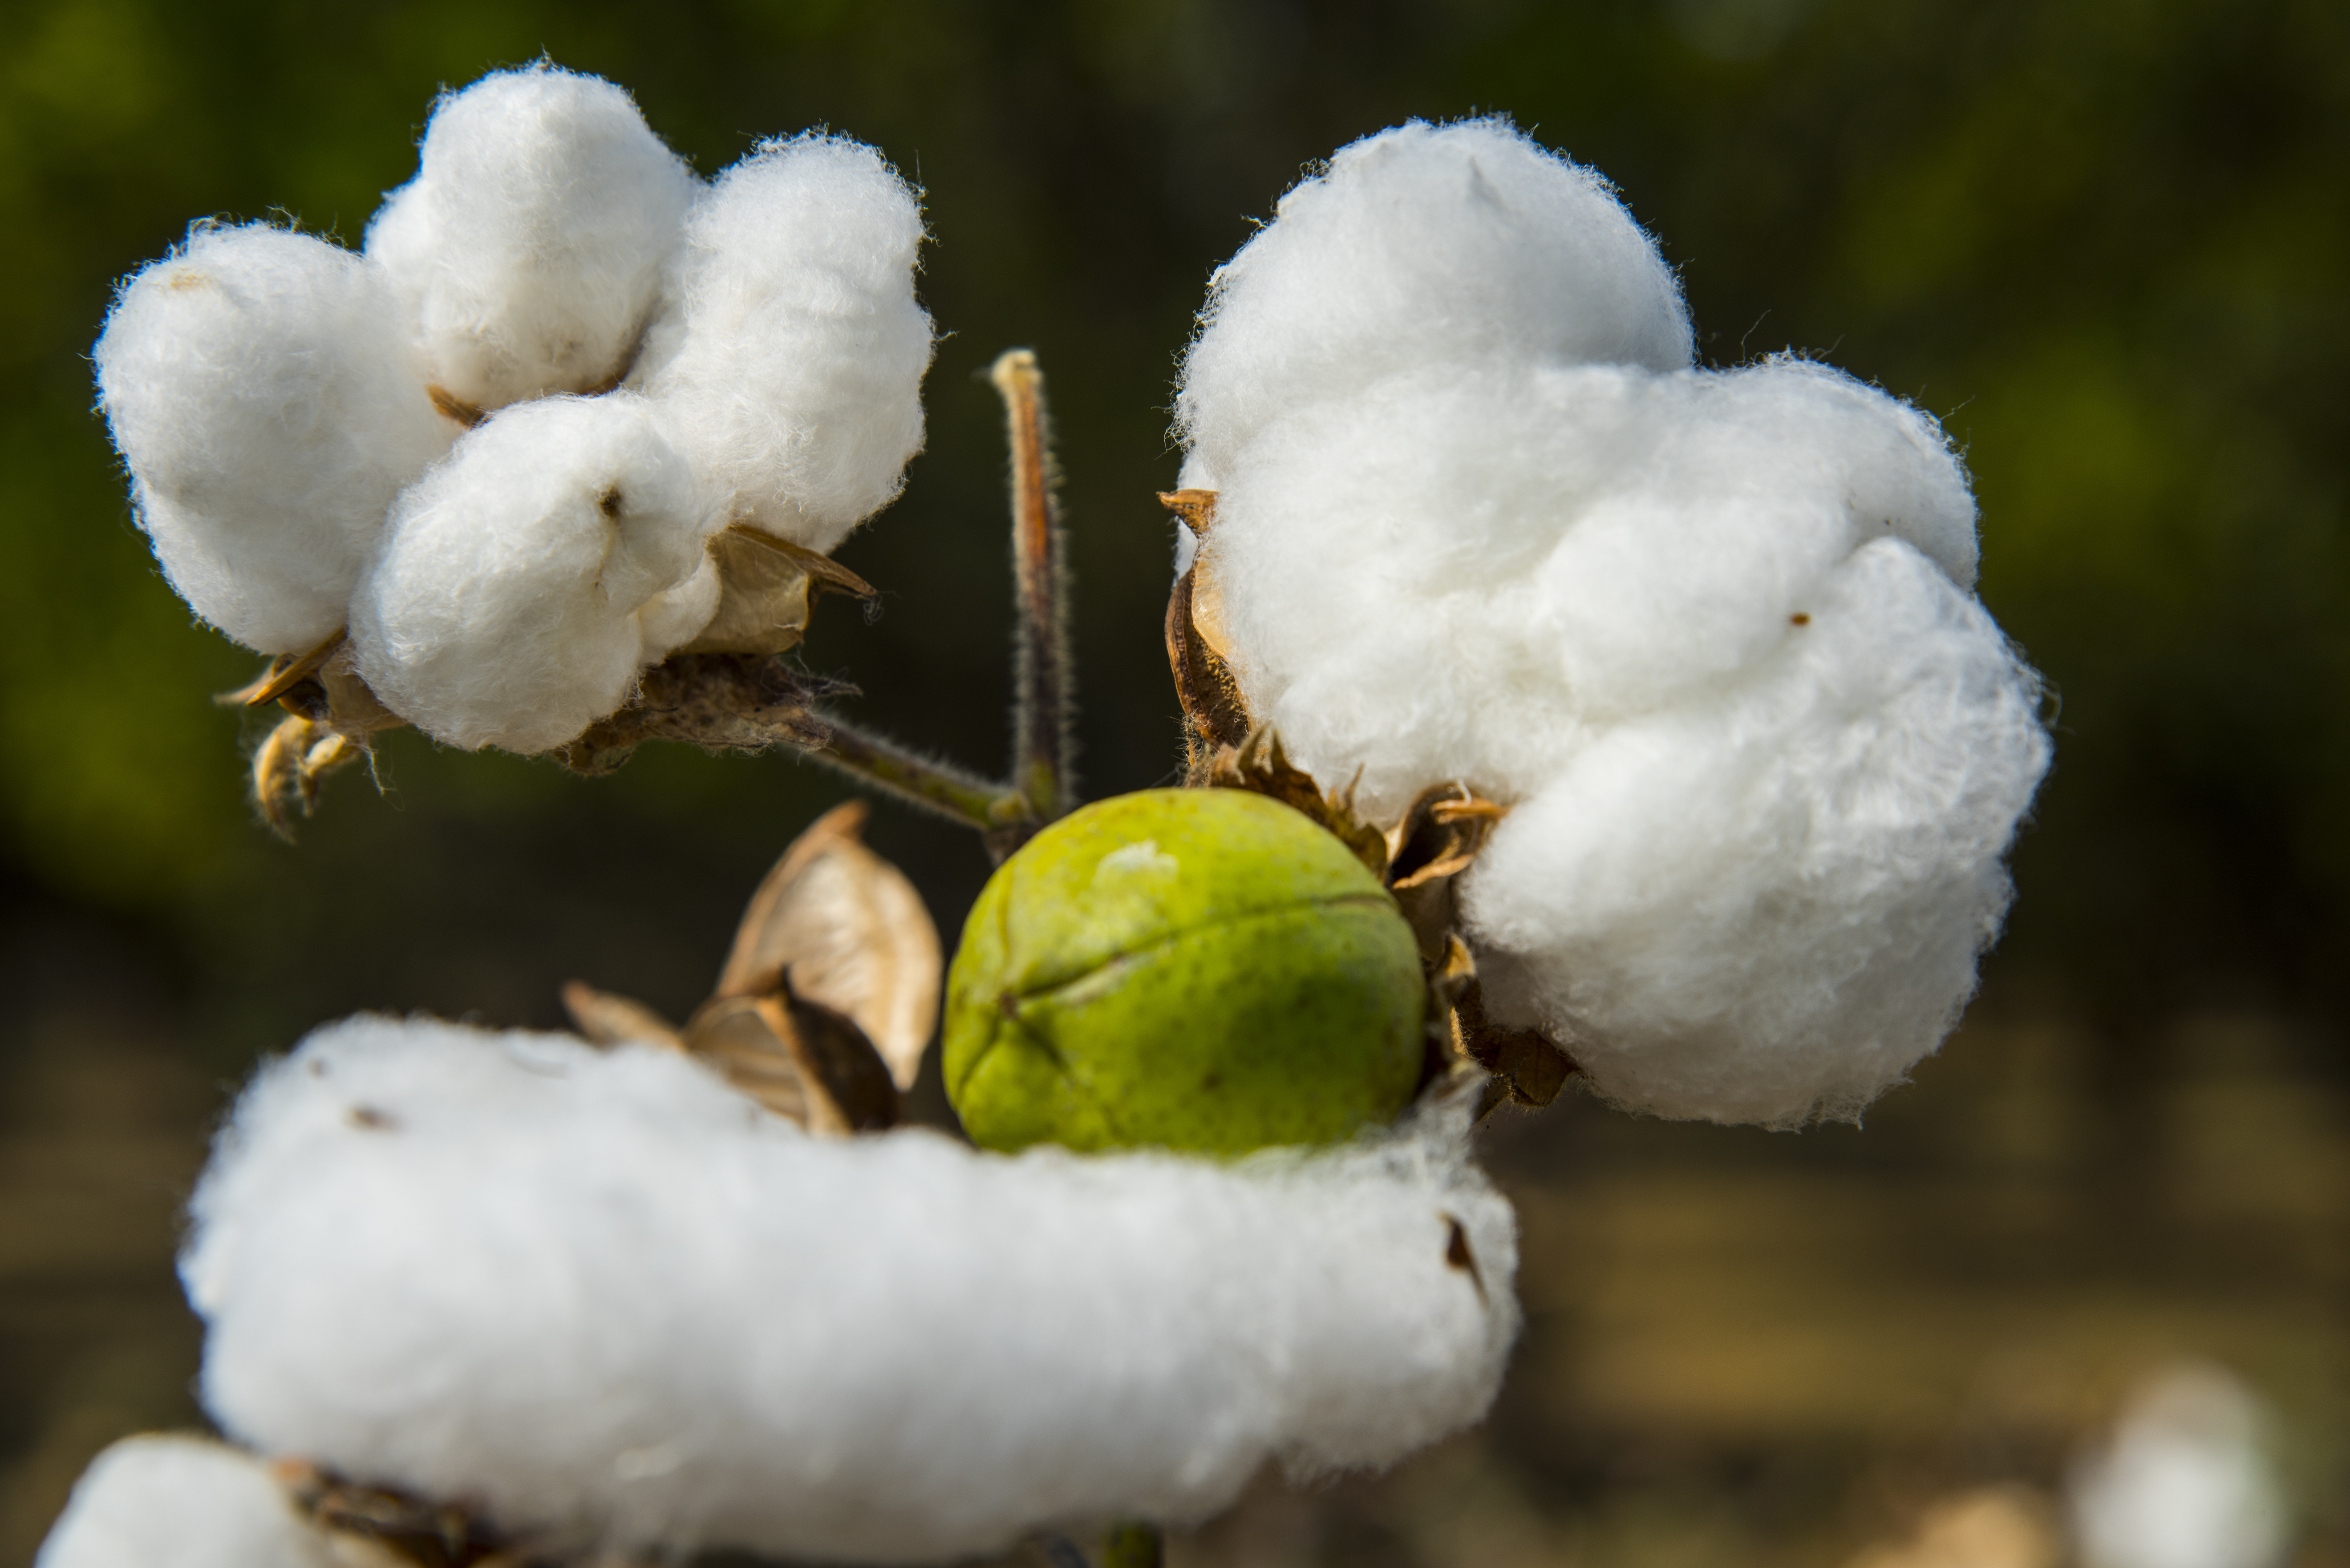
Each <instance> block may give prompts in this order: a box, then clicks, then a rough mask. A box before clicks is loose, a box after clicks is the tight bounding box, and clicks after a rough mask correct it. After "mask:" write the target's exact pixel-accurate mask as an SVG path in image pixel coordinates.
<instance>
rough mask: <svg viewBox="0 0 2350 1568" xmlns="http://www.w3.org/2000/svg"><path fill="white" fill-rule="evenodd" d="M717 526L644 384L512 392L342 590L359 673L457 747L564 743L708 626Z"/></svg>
mask: <svg viewBox="0 0 2350 1568" xmlns="http://www.w3.org/2000/svg"><path fill="white" fill-rule="evenodd" d="M709 534H710V527H709V510H708V507H707V506H706V504H704V502H703V499H702V492H701V490H700V488H699V487H698V486H697V485H696V483H695V482H694V476H693V473H692V472H691V469H690V468H688V466H687V464H686V462H685V459H684V458H683V457H682V456H681V455H680V454H679V453H678V452H677V451H676V449H675V448H673V447H672V446H671V445H670V444H669V442H668V441H666V440H665V439H663V437H662V435H661V432H660V429H659V427H658V425H657V424H656V422H655V421H654V419H653V417H652V415H651V412H650V410H648V409H647V408H646V406H645V403H644V400H642V399H641V398H639V397H636V396H635V395H633V394H630V393H626V392H614V393H608V394H607V395H605V396H603V397H598V398H542V399H539V400H536V401H534V402H529V403H521V404H516V405H515V406H514V407H512V408H509V409H506V410H503V411H501V412H500V413H498V414H496V415H494V417H492V418H491V419H490V420H489V421H486V422H485V423H484V424H482V425H479V426H477V427H476V428H474V429H473V430H472V431H467V432H466V435H465V438H464V440H463V441H460V442H459V443H458V445H457V449H456V451H454V452H452V453H451V454H450V456H449V460H448V461H447V462H443V463H442V464H441V465H440V466H439V467H437V468H435V469H434V470H433V471H432V472H431V473H430V474H428V475H427V476H426V477H425V478H424V479H423V480H422V481H421V483H418V484H416V485H414V486H413V487H411V489H410V490H409V491H407V492H406V493H404V494H402V495H401V496H400V504H399V505H398V507H397V508H396V509H395V510H394V511H393V514H392V517H391V521H390V526H389V527H387V528H386V530H385V531H384V535H383V538H382V540H381V542H380V545H379V547H378V549H377V551H376V553H375V555H374V556H373V557H372V558H371V559H370V560H369V563H368V567H367V573H366V576H364V577H363V578H362V579H361V581H360V583H359V590H358V592H357V594H356V595H355V596H354V597H353V598H352V601H351V646H352V649H353V651H354V653H355V655H356V659H357V662H358V667H359V674H360V677H361V678H362V679H363V680H366V681H367V683H368V685H369V687H370V688H371V689H372V690H373V691H374V692H375V694H376V695H377V696H378V697H380V699H382V701H384V703H385V705H386V706H388V707H390V709H391V710H392V711H394V712H396V713H398V714H399V715H400V717H401V718H403V719H406V720H408V721H409V722H411V723H412V724H415V725H416V726H418V727H419V728H420V729H422V730H424V731H425V732H428V733H429V734H431V735H432V736H433V737H434V738H435V739H437V740H441V741H445V742H448V743H449V744H451V745H455V746H465V747H480V746H503V747H504V748H506V749H507V750H509V751H515V752H539V751H545V750H546V749H548V748H549V747H552V746H557V745H561V744H563V743H564V742H567V741H569V740H571V739H572V738H573V737H575V736H577V734H578V733H579V732H580V731H582V730H584V729H585V728H587V725H588V724H590V723H591V722H594V721H596V720H597V719H599V718H602V717H603V716H604V715H606V714H608V713H609V712H611V711H613V710H614V709H616V708H618V707H619V705H620V704H621V703H622V702H623V701H626V700H627V699H628V696H629V691H631V689H632V688H633V687H634V686H635V684H636V680H637V676H638V674H639V671H641V670H643V669H644V668H645V666H647V665H648V664H650V663H652V662H654V661H656V660H658V659H660V658H662V657H663V656H665V655H666V654H667V653H668V652H669V651H670V649H671V648H673V647H675V646H677V645H678V644H680V643H682V642H684V641H686V640H688V639H691V638H692V637H693V635H694V634H695V633H696V632H698V631H700V630H701V628H702V627H703V626H705V625H707V624H708V623H709V620H710V618H711V617H712V615H713V614H714V613H715V612H716V610H717V606H718V593H719V584H718V578H717V573H716V568H715V567H714V566H712V563H711V560H710V556H709V554H708V551H707V549H706V544H707V540H708V537H709Z"/></svg>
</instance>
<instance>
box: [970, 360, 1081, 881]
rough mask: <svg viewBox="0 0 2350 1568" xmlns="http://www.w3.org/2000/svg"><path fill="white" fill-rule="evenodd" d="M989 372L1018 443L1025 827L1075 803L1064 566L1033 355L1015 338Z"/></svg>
mask: <svg viewBox="0 0 2350 1568" xmlns="http://www.w3.org/2000/svg"><path fill="white" fill-rule="evenodd" d="M990 378H991V379H993V381H994V383H995V389H996V390H997V392H999V393H1001V394H1002V395H1003V414H1004V425H1005V433H1006V435H1007V437H1008V438H1009V440H1010V442H1011V447H1012V564H1013V573H1014V582H1015V585H1016V586H1015V588H1014V601H1015V605H1016V607H1017V610H1018V618H1019V631H1018V642H1017V648H1018V650H1019V651H1018V660H1019V662H1018V668H1017V669H1016V670H1015V671H1014V691H1016V692H1017V694H1018V695H1017V701H1016V704H1015V706H1014V712H1013V737H1012V745H1013V756H1012V788H1013V792H1014V794H1016V795H1018V796H1019V798H1020V801H1021V804H1022V805H1023V806H1024V811H1023V812H1022V814H1021V816H1022V820H1021V821H1020V822H1019V823H1018V824H1017V825H1016V826H1017V827H1018V828H1020V829H1023V830H1024V831H1023V832H1022V833H1021V836H1023V837H1024V836H1026V835H1027V834H1029V833H1033V832H1035V829H1036V828H1038V827H1041V826H1044V825H1045V823H1048V822H1050V821H1052V820H1053V819H1054V818H1055V817H1057V816H1061V815H1065V814H1066V812H1067V811H1068V810H1069V808H1070V807H1071V806H1072V805H1075V804H1076V796H1075V784H1076V774H1075V770H1074V768H1073V766H1072V763H1074V760H1075V759H1074V757H1073V756H1072V754H1071V753H1072V750H1073V748H1072V747H1071V744H1070V726H1069V713H1070V707H1071V703H1072V701H1073V699H1074V697H1075V691H1074V690H1073V687H1072V682H1071V679H1070V673H1071V672H1070V668H1069V664H1070V661H1069V636H1068V606H1067V598H1068V572H1067V566H1066V562H1065V561H1064V559H1063V551H1062V541H1061V520H1060V509H1059V506H1058V504H1057V503H1056V502H1055V498H1054V485H1055V479H1056V478H1057V476H1056V475H1055V472H1054V470H1053V458H1052V452H1051V450H1050V445H1049V442H1050V424H1049V421H1048V418H1047V416H1046V414H1045V374H1044V372H1043V371H1042V370H1040V369H1037V368H1036V356H1035V354H1033V353H1031V352H1030V351H1029V350H1027V349H1025V348H1014V349H1013V350H1012V351H1011V352H1010V353H1008V354H1005V355H1003V357H1002V358H999V359H997V360H996V361H995V366H994V369H993V370H992V371H991V372H990Z"/></svg>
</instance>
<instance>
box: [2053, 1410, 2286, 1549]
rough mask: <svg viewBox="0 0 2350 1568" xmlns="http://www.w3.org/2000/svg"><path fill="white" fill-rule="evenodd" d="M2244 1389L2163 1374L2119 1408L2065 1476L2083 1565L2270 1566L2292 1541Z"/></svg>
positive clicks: (2261, 1419) (2259, 1417)
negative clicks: (2099, 1439) (2102, 1438)
mask: <svg viewBox="0 0 2350 1568" xmlns="http://www.w3.org/2000/svg"><path fill="white" fill-rule="evenodd" d="M2269 1426H2270V1418H2269V1413H2268V1411H2267V1409H2266V1408H2265V1407H2263V1406H2262V1403H2261V1401H2260V1400H2259V1398H2258V1397H2255V1396H2254V1395H2253V1393H2252V1391H2251V1389H2249V1388H2247V1387H2245V1386H2244V1385H2243V1384H2242V1383H2241V1382H2240V1381H2239V1380H2238V1379H2237V1378H2236V1377H2235V1376H2233V1375H2231V1374H2230V1373H2228V1372H2227V1371H2225V1370H2223V1369H2221V1368H2220V1367H2217V1366H2195V1365H2183V1366H2173V1367H2170V1368H2168V1369H2166V1370H2164V1371H2163V1372H2161V1373H2159V1374H2158V1375H2157V1376H2154V1377H2152V1378H2150V1379H2148V1380H2147V1383H2146V1385H2145V1386H2142V1387H2140V1388H2139V1389H2138V1390H2137V1393H2136V1394H2135V1395H2134V1397H2132V1398H2131V1400H2130V1404H2129V1407H2128V1408H2127V1409H2126V1410H2125V1411H2124V1412H2123V1414H2122V1418H2121V1420H2120V1421H2119V1422H2118V1423H2117V1424H2116V1428H2115V1430H2114V1432H2113V1435H2112V1437H2111V1438H2110V1439H2109V1440H2108V1441H2107V1442H2106V1445H2105V1446H2104V1447H2103V1448H2101V1449H2099V1450H2098V1451H2097V1452H2095V1454H2093V1455H2091V1456H2089V1458H2088V1459H2087V1460H2086V1461H2085V1463H2084V1464H2083V1465H2082V1466H2081V1467H2080V1469H2079V1470H2078V1472H2077V1473H2076V1474H2075V1475H2074V1478H2073V1487H2072V1497H2071V1502H2072V1513H2073V1524H2074V1535H2075V1536H2076V1538H2077V1539H2078V1540H2079V1542H2080V1548H2081V1552H2080V1554H2081V1561H2082V1562H2083V1563H2085V1564H2086V1565H2087V1568H2277V1565H2278V1564H2279V1563H2282V1562H2284V1561H2285V1559H2286V1557H2287V1555H2288V1549H2289V1548H2290V1547H2291V1545H2292V1531H2291V1529H2290V1528H2289V1521H2288V1518H2287V1513H2286V1508H2285V1500H2284V1495H2283V1490H2282V1488H2281V1487H2280V1486H2279V1485H2278V1484H2277V1476H2276V1470H2275V1466H2274V1461H2273V1460H2272V1459H2271V1457H2270V1454H2269V1438H2270V1432H2269Z"/></svg>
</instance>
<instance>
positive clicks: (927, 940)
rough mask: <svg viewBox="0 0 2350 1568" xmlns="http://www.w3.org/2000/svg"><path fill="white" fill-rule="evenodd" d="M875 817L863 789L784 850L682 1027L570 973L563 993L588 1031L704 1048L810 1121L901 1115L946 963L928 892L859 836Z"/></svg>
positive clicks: (779, 1107) (856, 1123)
mask: <svg viewBox="0 0 2350 1568" xmlns="http://www.w3.org/2000/svg"><path fill="white" fill-rule="evenodd" d="M866 815H867V810H866V807H865V805H864V803H862V802H860V801H851V802H848V803H847V804H845V805H838V806H836V807H834V808H833V809H832V810H831V811H828V812H827V813H826V814H825V815H822V816H821V817H818V818H817V819H816V822H815V823H814V824H813V825H811V826H809V827H808V829H807V831H806V832H805V833H803V834H801V835H800V836H799V837H798V838H797V839H795V840H794V841H793V843H792V845H791V847H789V848H788V849H786V850H785V851H784V854H783V857H782V858H781V859H779V860H777V861H776V862H775V868H774V869H773V870H771V871H769V872H768V873H767V875H766V877H765V878H764V880H763V881H761V883H760V884H759V888H758V890H757V891H756V892H755V893H754V894H753V895H752V896H751V902H750V907H749V908H748V909H745V910H744V911H743V919H742V923H741V925H740V926H739V927H738V928H737V929H736V930H735V934H734V945H733V950H732V951H731V952H730V953H729V954H728V955H727V960H726V965H725V968H724V969H723V971H721V972H720V975H719V980H718V986H717V990H716V992H715V993H714V994H713V995H712V997H711V998H710V1000H709V1001H707V1002H703V1003H702V1005H701V1006H700V1007H698V1008H696V1009H695V1010H694V1012H693V1016H692V1017H691V1018H690V1019H688V1020H687V1021H686V1023H685V1026H684V1027H683V1028H682V1029H680V1028H676V1027H674V1026H672V1025H671V1024H670V1023H668V1022H667V1021H666V1020H665V1019H663V1018H662V1017H661V1016H660V1014H659V1013H657V1012H654V1011H653V1010H652V1009H650V1008H649V1007H647V1006H645V1005H644V1004H643V1003H642V1002H634V1001H631V1000H630V999H629V998H627V997H625V996H617V995H614V994H612V993H611V992H601V991H598V990H596V989H595V988H594V987H592V986H589V985H587V984H585V983H583V982H581V981H572V982H571V983H570V984H568V985H567V986H565V987H564V988H563V1004H564V1007H565V1009H566V1010H567V1012H569V1013H570V1014H571V1018H572V1022H573V1023H574V1024H575V1025H576V1026H577V1028H578V1031H579V1033H581V1034H582V1035H584V1036H585V1037H587V1039H588V1040H589V1041H591V1042H593V1043H595V1044H600V1045H616V1044H625V1043H630V1042H635V1043H641V1044H653V1045H660V1046H667V1047H669V1048H671V1049H674V1050H681V1051H684V1052H686V1053H688V1054H691V1055H693V1056H697V1057H699V1058H701V1059H702V1060H703V1061H704V1062H707V1063H708V1064H710V1065H711V1066H712V1067H714V1068H716V1069H717V1070H718V1071H719V1072H720V1073H721V1074H723V1075H724V1076H725V1078H726V1080H727V1082H729V1083H731V1084H733V1085H734V1086H735V1087H736V1088H738V1089H740V1090H742V1091H743V1093H744V1094H746V1095H749V1096H751V1097H752V1098H753V1099H755V1100H757V1101H758V1102H759V1103H760V1104H761V1105H763V1106H765V1107H766V1108H767V1109H768V1110H770V1111H773V1112H774V1113H775V1115H777V1116H784V1117H786V1118H788V1119H789V1120H792V1121H795V1122H797V1123H799V1124H800V1125H801V1126H802V1127H806V1128H808V1130H810V1131H811V1132H817V1133H827V1134H834V1135H843V1134H847V1133H852V1132H865V1131H870V1130H875V1129H879V1128H881V1127H893V1126H895V1125H896V1124H897V1122H898V1119H899V1091H900V1090H902V1089H904V1088H907V1087H910V1086H911V1085H912V1084H913V1081H914V1075H915V1074H916V1073H917V1072H919V1071H920V1067H921V1060H922V1053H923V1051H924V1050H925V1049H926V1048H927V1047H928V1046H929V1044H930V1041H931V1033H933V1031H934V1030H935V1029H936V1028H937V1025H938V1011H939V989H940V982H941V971H942V968H943V965H942V963H941V954H940V948H939V933H938V928H937V927H936V926H935V925H933V924H932V923H931V916H930V910H929V909H927V908H925V907H924V905H923V903H922V900H921V896H920V894H919V893H917V892H915V890H914V887H913V884H912V883H910V882H909V881H908V880H907V879H906V877H905V874H904V873H902V872H900V871H899V869H898V868H897V867H894V866H892V865H890V864H889V862H888V861H887V860H884V859H883V858H882V857H880V856H879V855H876V854H875V853H874V852H873V851H872V850H870V849H868V848H867V847H866V846H865V844H864V842H863V840H862V839H861V838H860V837H859V836H858V834H859V831H860V829H861V828H862V827H863V826H864V823H865V818H866Z"/></svg>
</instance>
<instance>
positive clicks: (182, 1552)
mask: <svg viewBox="0 0 2350 1568" xmlns="http://www.w3.org/2000/svg"><path fill="white" fill-rule="evenodd" d="M33 1563H34V1568H337V1559H336V1557H335V1556H334V1555H333V1553H332V1552H331V1551H330V1550H329V1548H328V1544H327V1541H326V1538H325V1537H324V1536H322V1535H321V1534H320V1533H319V1532H317V1530H316V1529H314V1528H313V1527H312V1526H311V1525H310V1524H309V1522H308V1521H306V1520H304V1519H303V1518H302V1517H301V1516H300V1515H298V1514H297V1513H296V1512H295V1511H294V1508H293V1506H292V1504H291V1503H290V1502H289V1501H287V1500H286V1492H285V1490H284V1489H283V1488H281V1487H280V1486H279V1485H278V1484H277V1482H276V1480H273V1479H271V1477H270V1474H269V1469H268V1467H267V1466H266V1465H265V1464H263V1463H262V1462H261V1461H260V1460H258V1459H255V1458H254V1457H253V1456H252V1455H251V1454H246V1453H241V1452H239V1451H238V1450H236V1449H232V1448H230V1447H228V1446H227V1445H226V1444H224V1443H216V1442H213V1441H211V1440H209V1439H207V1438H194V1437H180V1436H161V1435H151V1436H146V1437H138V1438H124V1439H122V1441H120V1442H119V1443H116V1444H115V1445H114V1446H113V1447H112V1448H109V1449H107V1450H106V1451H105V1452H104V1453H102V1454H100V1455H99V1456H98V1458H96V1459H92V1460H91V1461H90V1465H89V1469H87V1470H85V1471H83V1472H82V1477H81V1480H78V1481H77V1482H75V1483H74V1490H73V1499H72V1501H69V1502H68V1503H67V1504H66V1511H65V1512H64V1513H62V1514H60V1515H58V1516H57V1523H56V1524H55V1525H53V1526H52V1527H51V1528H50V1530H49V1536H48V1539H47V1541H46V1542H43V1543H42V1545H41V1550H40V1553H39V1555H37V1556H36V1557H35V1558H34V1559H33Z"/></svg>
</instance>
